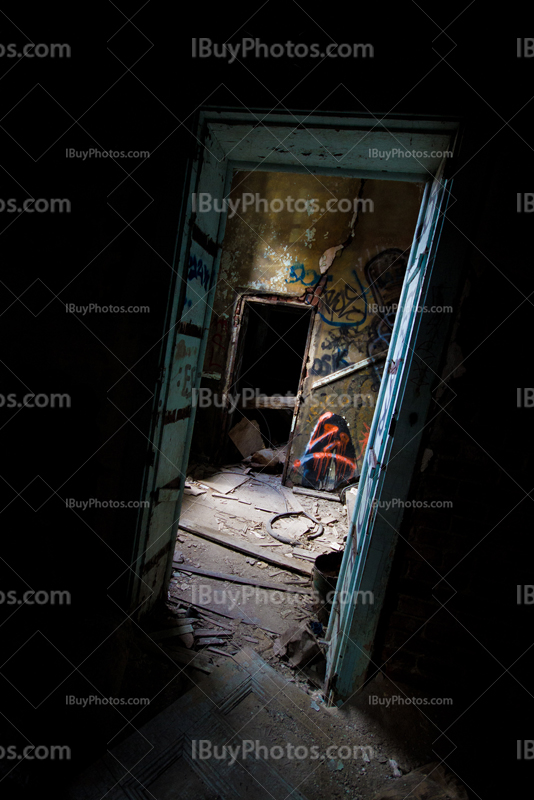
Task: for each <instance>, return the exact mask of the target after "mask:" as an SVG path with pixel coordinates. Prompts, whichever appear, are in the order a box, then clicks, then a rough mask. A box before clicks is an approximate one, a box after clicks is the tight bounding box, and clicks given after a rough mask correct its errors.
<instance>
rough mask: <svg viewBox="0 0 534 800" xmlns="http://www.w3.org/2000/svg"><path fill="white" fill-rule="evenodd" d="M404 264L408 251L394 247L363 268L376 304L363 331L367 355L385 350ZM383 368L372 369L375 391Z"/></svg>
mask: <svg viewBox="0 0 534 800" xmlns="http://www.w3.org/2000/svg"><path fill="white" fill-rule="evenodd" d="M407 265H408V252H403V251H402V250H400V249H399V248H397V247H390V248H388V249H387V250H382V252H381V253H378V255H376V256H374V257H373V258H372V259H371V260H370V261H368V262H367V264H366V265H365V275H366V278H367V280H368V281H369V288H370V289H371V291H372V293H373V298H374V300H375V303H376V310H374V309H373V310H374V315H373V319H372V322H371V324H370V325H369V328H368V330H367V355H368V356H375V355H378V353H383V352H384V350H387V349H388V348H389V344H390V342H391V334H392V332H393V326H394V324H395V318H396V316H397V306H398V303H399V300H400V296H401V292H402V284H403V281H404V275H405V273H406V267H407ZM383 369H384V364H383V363H380V364H376V365H374V366H373V373H374V379H375V380H374V384H373V391H375V392H378V390H379V388H380V381H381V378H382V371H383Z"/></svg>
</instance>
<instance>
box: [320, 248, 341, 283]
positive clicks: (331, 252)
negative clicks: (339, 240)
mask: <svg viewBox="0 0 534 800" xmlns="http://www.w3.org/2000/svg"><path fill="white" fill-rule="evenodd" d="M340 250H343V245H342V244H338V245H336V247H329V248H328V250H325V251H324V253H323V254H322V256H321V258H320V259H319V270H320V272H321V275H324V273H325V272H326V270H327V269H328V268H329V266H330V265H331V263H332V262H333V260H334V258H335V257H336V255H337V254H338V252H339V251H340ZM340 255H341V253H340Z"/></svg>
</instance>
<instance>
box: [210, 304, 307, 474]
mask: <svg viewBox="0 0 534 800" xmlns="http://www.w3.org/2000/svg"><path fill="white" fill-rule="evenodd" d="M313 319H314V309H313V308H312V307H310V306H308V305H305V304H304V303H302V302H292V301H290V300H288V299H287V298H284V297H272V298H266V297H261V296H260V297H249V296H245V297H244V298H243V299H242V303H241V310H240V324H239V336H238V340H237V342H236V347H235V350H236V352H235V359H234V358H233V354H231V355H230V363H232V362H233V363H234V364H235V367H234V368H233V369H232V370H231V376H230V387H229V388H230V393H231V394H232V395H233V397H234V403H232V405H231V411H230V412H229V415H228V422H227V427H229V426H231V425H235V424H236V423H238V422H239V420H240V419H241V418H242V417H243V416H244V415H246V418H247V419H248V420H250V421H251V422H255V423H257V425H258V428H259V432H260V435H261V437H262V438H263V440H264V441H265V443H266V446H267V447H268V448H273V449H276V448H286V452H287V453H288V454H289V449H288V448H287V447H286V445H288V443H289V439H290V434H291V429H292V421H293V418H294V415H295V413H296V409H297V408H298V395H299V389H300V386H301V383H302V379H303V376H304V371H305V365H306V360H307V353H308V347H309V341H310V335H311V328H312V322H313ZM234 405H235V409H234ZM227 442H231V440H230V439H228V438H227ZM225 456H226V459H225V460H232V459H235V458H236V457H240V454H239V453H238V451H237V450H236V448H235V446H234V445H231V446H229V447H227V448H226V452H225Z"/></svg>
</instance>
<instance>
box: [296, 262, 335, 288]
mask: <svg viewBox="0 0 534 800" xmlns="http://www.w3.org/2000/svg"><path fill="white" fill-rule="evenodd" d="M320 278H321V273H320V272H317V271H316V270H314V269H306V267H305V266H304V264H293V265H292V266H291V267H289V278H286V283H301V284H302V285H303V286H315V284H316V283H319V280H320ZM327 280H328V281H331V280H332V276H331V275H329V276H328V279H327Z"/></svg>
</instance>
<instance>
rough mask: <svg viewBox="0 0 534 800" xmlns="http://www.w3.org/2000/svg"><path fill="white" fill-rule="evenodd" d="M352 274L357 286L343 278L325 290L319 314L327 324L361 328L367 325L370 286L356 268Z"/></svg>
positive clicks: (338, 326)
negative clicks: (367, 285)
mask: <svg viewBox="0 0 534 800" xmlns="http://www.w3.org/2000/svg"><path fill="white" fill-rule="evenodd" d="M352 275H353V277H354V280H355V281H356V284H357V286H351V285H350V284H349V283H347V282H346V281H344V280H341V281H337V282H336V283H335V284H334V286H332V288H330V289H329V288H326V289H325V290H324V292H323V294H322V296H321V307H320V311H319V316H320V317H321V319H322V320H323V321H324V322H326V324H327V325H332V326H333V327H336V328H361V327H362V325H365V322H366V320H367V316H368V311H367V307H368V302H367V295H368V292H369V287H365V286H364V285H363V283H362V282H361V280H360V278H359V276H358V272H357V271H356V270H355V269H353V270H352ZM329 277H330V276H329ZM327 286H328V284H327Z"/></svg>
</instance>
